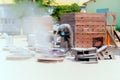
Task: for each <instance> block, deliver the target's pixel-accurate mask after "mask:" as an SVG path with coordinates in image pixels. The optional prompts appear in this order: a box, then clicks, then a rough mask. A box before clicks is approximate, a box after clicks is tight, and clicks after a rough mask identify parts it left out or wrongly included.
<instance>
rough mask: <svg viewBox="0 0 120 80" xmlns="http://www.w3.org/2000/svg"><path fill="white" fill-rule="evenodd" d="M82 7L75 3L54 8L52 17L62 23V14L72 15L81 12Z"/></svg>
mask: <svg viewBox="0 0 120 80" xmlns="http://www.w3.org/2000/svg"><path fill="white" fill-rule="evenodd" d="M80 10H81V7H80V6H79V5H78V4H76V3H74V4H72V5H70V6H69V5H63V6H57V7H55V8H54V10H53V13H52V16H53V17H54V18H56V19H57V20H58V21H60V16H61V15H62V14H66V13H70V12H80Z"/></svg>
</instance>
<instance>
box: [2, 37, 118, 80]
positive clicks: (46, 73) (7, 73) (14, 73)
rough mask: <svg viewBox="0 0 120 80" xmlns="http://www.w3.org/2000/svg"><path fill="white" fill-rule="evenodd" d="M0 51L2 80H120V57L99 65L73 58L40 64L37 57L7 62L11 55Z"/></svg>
mask: <svg viewBox="0 0 120 80" xmlns="http://www.w3.org/2000/svg"><path fill="white" fill-rule="evenodd" d="M15 40H16V41H15V42H16V43H18V44H21V45H22V44H24V45H22V46H23V47H24V46H25V44H26V43H25V42H24V39H20V38H16V39H15ZM0 44H3V42H1V41H0ZM18 46H20V45H18ZM0 49H1V50H0V80H76V79H78V80H120V56H117V59H116V60H103V61H102V60H101V61H99V63H98V64H82V63H81V62H75V61H73V59H72V58H67V59H66V60H65V61H64V62H62V63H40V62H37V59H36V58H35V57H33V58H31V59H27V60H16V61H15V60H6V56H8V55H9V54H10V53H9V52H7V51H2V48H0Z"/></svg>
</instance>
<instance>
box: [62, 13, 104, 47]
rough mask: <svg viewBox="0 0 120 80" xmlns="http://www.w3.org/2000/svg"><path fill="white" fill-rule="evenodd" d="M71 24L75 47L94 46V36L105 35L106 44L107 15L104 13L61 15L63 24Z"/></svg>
mask: <svg viewBox="0 0 120 80" xmlns="http://www.w3.org/2000/svg"><path fill="white" fill-rule="evenodd" d="M64 23H67V24H70V25H71V27H72V29H73V33H74V36H73V38H74V40H73V41H74V42H73V43H74V47H82V48H88V47H93V38H96V37H103V44H106V40H105V38H106V30H105V27H106V15H105V14H104V13H69V14H64V15H62V16H61V24H64Z"/></svg>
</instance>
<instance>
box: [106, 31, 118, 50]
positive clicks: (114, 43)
mask: <svg viewBox="0 0 120 80" xmlns="http://www.w3.org/2000/svg"><path fill="white" fill-rule="evenodd" d="M106 31H107V34H108V35H109V36H110V38H111V40H112V41H113V43H114V45H115V47H116V48H118V45H117V43H116V42H115V40H114V38H113V36H112V35H111V34H110V32H109V31H108V30H107V29H106Z"/></svg>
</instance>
